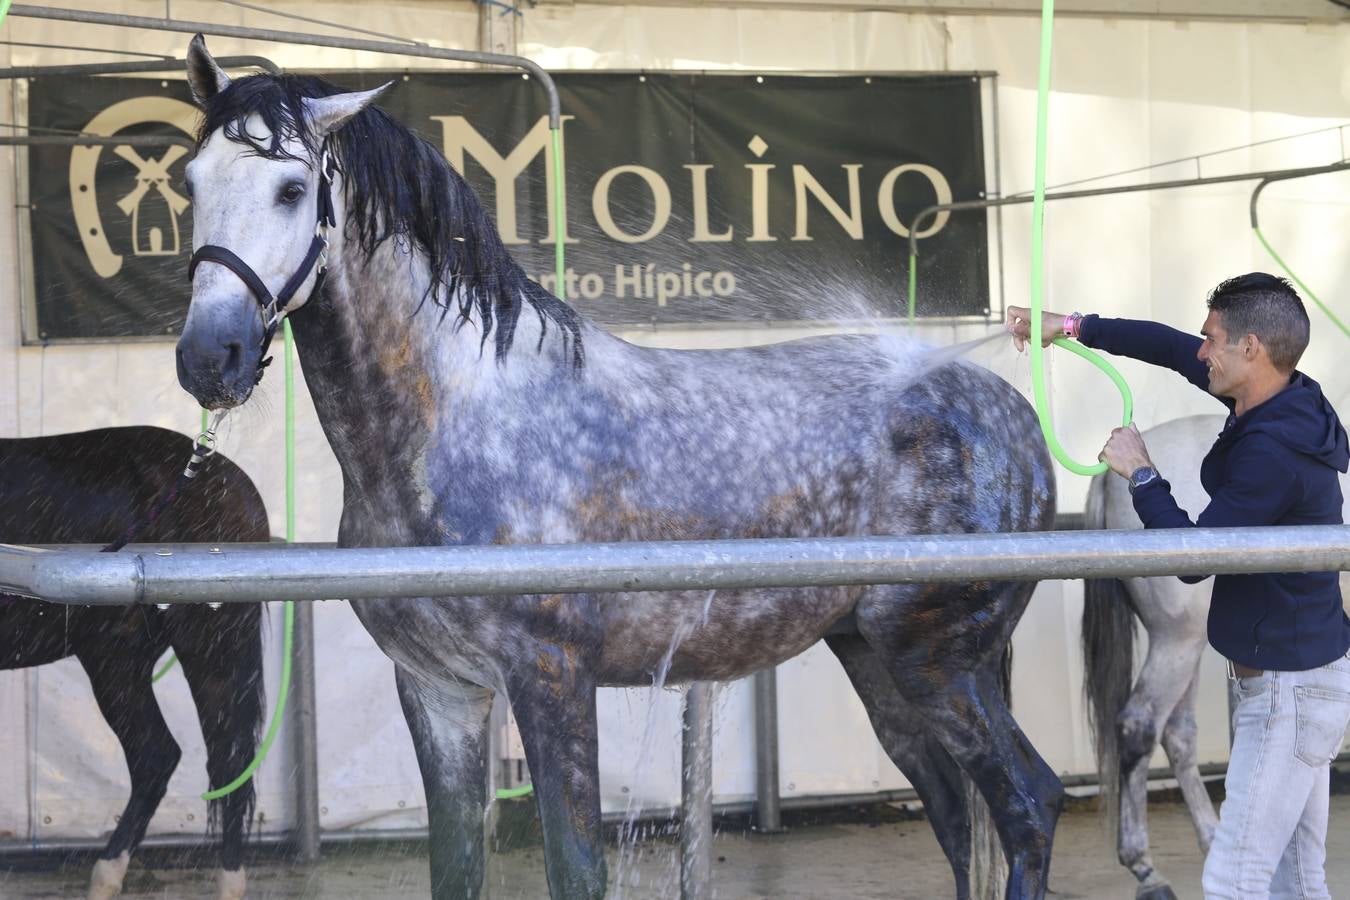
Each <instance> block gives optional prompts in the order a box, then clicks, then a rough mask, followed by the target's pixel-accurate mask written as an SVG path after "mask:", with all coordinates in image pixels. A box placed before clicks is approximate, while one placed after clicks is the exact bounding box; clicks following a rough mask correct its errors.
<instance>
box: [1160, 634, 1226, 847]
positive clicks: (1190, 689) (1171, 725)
mask: <svg viewBox="0 0 1350 900" xmlns="http://www.w3.org/2000/svg"><path fill="white" fill-rule="evenodd" d="M1199 684H1200V656H1199V654H1197V655H1196V660H1195V668H1194V669H1193V670H1192V673H1191V681H1190V684H1189V685H1188V686H1187V687H1186V693H1185V695H1183V696H1182V698H1181V702H1179V703H1178V704H1177V706H1176V709H1174V710H1173V711H1172V715H1171V717H1170V718H1169V719H1168V720H1167V725H1166V726H1164V727H1163V735H1162V743H1163V749H1164V750H1166V751H1167V759H1168V762H1170V763H1171V764H1172V774H1173V775H1175V776H1176V779H1177V783H1178V785H1179V786H1180V787H1181V796H1182V797H1183V798H1185V800H1186V809H1187V810H1189V811H1190V814H1191V822H1192V824H1194V825H1195V837H1196V840H1198V841H1199V842H1200V852H1202V853H1204V854H1205V855H1206V856H1208V855H1209V845H1210V844H1211V843H1212V842H1213V841H1214V829H1215V828H1217V827H1218V825H1219V817H1218V815H1217V814H1216V813H1215V812H1214V801H1212V800H1210V799H1209V791H1207V790H1206V789H1205V782H1204V779H1202V778H1201V777H1200V766H1199V764H1198V762H1197V757H1196V748H1195V739H1196V734H1197V732H1198V729H1197V728H1196V724H1195V695H1196V691H1197V688H1198V687H1199Z"/></svg>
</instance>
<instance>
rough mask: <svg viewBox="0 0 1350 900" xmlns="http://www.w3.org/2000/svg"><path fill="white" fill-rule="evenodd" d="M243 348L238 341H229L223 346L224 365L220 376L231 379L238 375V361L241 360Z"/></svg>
mask: <svg viewBox="0 0 1350 900" xmlns="http://www.w3.org/2000/svg"><path fill="white" fill-rule="evenodd" d="M243 355H244V348H243V345H241V344H240V343H239V342H238V341H231V342H230V343H228V344H226V345H225V364H224V366H222V367H221V374H222V375H224V376H225V377H226V378H233V377H234V376H235V375H237V374H238V373H239V364H240V360H241V359H242V358H243Z"/></svg>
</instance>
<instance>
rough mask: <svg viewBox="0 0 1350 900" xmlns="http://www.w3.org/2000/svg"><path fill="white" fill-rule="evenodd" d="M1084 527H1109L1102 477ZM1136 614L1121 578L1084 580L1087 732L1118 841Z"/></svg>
mask: <svg viewBox="0 0 1350 900" xmlns="http://www.w3.org/2000/svg"><path fill="white" fill-rule="evenodd" d="M1083 519H1084V521H1083V527H1084V528H1087V529H1094V530H1097V529H1102V528H1105V527H1106V478H1105V477H1104V476H1102V475H1098V476H1096V477H1095V478H1093V479H1092V484H1091V486H1090V487H1089V488H1088V497H1087V508H1086V510H1085V512H1084V516H1083ZM1134 638H1135V613H1134V607H1133V606H1132V604H1131V600H1130V595H1129V592H1128V591H1127V590H1126V589H1125V583H1124V582H1123V581H1121V580H1120V579H1118V578H1088V579H1085V580H1084V582H1083V631H1082V647H1083V668H1084V678H1083V694H1084V698H1085V699H1086V700H1087V706H1088V728H1089V731H1090V733H1091V735H1092V748H1093V752H1094V753H1095V755H1096V757H1097V777H1098V779H1099V781H1100V784H1101V796H1102V810H1103V814H1104V815H1105V816H1106V819H1107V822H1108V823H1109V827H1110V829H1111V836H1112V840H1113V841H1114V840H1115V838H1116V832H1117V830H1118V829H1119V826H1120V821H1119V816H1118V810H1119V808H1120V746H1119V741H1118V739H1117V736H1116V719H1117V718H1118V717H1119V716H1120V713H1121V711H1122V710H1124V708H1125V704H1126V703H1127V702H1128V701H1129V699H1130V689H1131V686H1132V685H1131V680H1132V677H1133V674H1134Z"/></svg>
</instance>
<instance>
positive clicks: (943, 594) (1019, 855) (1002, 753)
mask: <svg viewBox="0 0 1350 900" xmlns="http://www.w3.org/2000/svg"><path fill="white" fill-rule="evenodd" d="M1030 591H1031V586H1030V585H1023V584H990V583H979V584H969V585H926V586H922V587H908V588H897V589H887V590H876V591H874V592H872V593H870V594H868V595H867V596H866V597H864V599H863V601H862V602H860V603H859V605H858V611H857V612H858V626H859V630H860V631H861V633H862V635H863V637H864V638H866V640H867V642H868V643H869V644H871V645H872V647H873V648H874V649H875V650H876V652H877V654H878V656H879V657H880V658H881V660H882V662H883V664H884V665H885V667H886V669H887V671H889V672H890V673H891V677H892V679H893V680H894V683H895V686H896V688H897V690H898V691H899V692H900V694H901V695H902V696H903V697H904V698H905V699H906V700H907V701H909V702H910V703H911V704H912V705H913V706H915V707H916V708H917V709H918V711H919V714H920V715H921V716H922V717H923V719H924V721H925V722H926V723H927V725H928V728H929V730H930V732H931V733H932V734H933V735H934V736H935V737H936V739H937V740H938V741H939V743H940V744H941V745H942V747H943V749H945V750H946V751H947V753H949V754H950V755H951V757H952V758H953V759H954V760H955V761H956V762H957V764H958V765H959V766H960V767H961V768H962V769H963V770H964V771H965V772H966V774H967V775H969V776H970V778H971V780H972V781H974V782H975V786H976V787H977V788H978V789H979V791H980V794H981V795H982V796H983V797H984V800H985V802H986V803H988V804H989V808H990V813H991V815H992V817H993V820H994V827H995V829H996V830H997V831H998V835H999V840H1000V842H1001V844H1002V847H1003V852H1004V856H1005V857H1006V859H1007V862H1008V881H1007V887H1006V890H1005V896H1006V897H1007V898H1008V900H1020V898H1041V897H1044V895H1045V890H1046V884H1047V879H1048V877H1049V869H1050V849H1051V845H1052V843H1053V841H1054V833H1055V823H1056V821H1057V820H1058V818H1059V812H1060V808H1061V806H1062V805H1063V798H1064V788H1063V785H1062V784H1061V783H1060V780H1059V778H1058V777H1057V776H1056V775H1055V773H1054V771H1053V770H1052V769H1051V768H1050V767H1049V766H1048V765H1047V764H1046V763H1045V761H1044V760H1043V759H1041V757H1040V756H1039V755H1038V754H1037V753H1036V751H1035V749H1034V748H1033V747H1032V746H1031V743H1030V741H1028V740H1027V738H1026V736H1025V735H1024V734H1023V733H1022V731H1021V729H1020V728H1019V727H1018V725H1017V722H1016V720H1014V719H1013V716H1012V713H1011V712H1010V711H1009V709H1008V705H1007V701H1006V700H1005V699H1004V696H1003V691H1002V687H1001V685H1000V683H999V666H1000V664H1001V662H1002V658H1003V652H1004V650H1005V649H1006V647H1007V633H1008V631H1010V630H1011V627H1012V622H1011V621H1010V620H1012V619H1013V617H1014V616H1015V615H1016V614H1017V613H1019V612H1020V611H1021V609H1022V608H1023V607H1024V606H1025V603H1026V601H1027V599H1028V596H1029V594H1030Z"/></svg>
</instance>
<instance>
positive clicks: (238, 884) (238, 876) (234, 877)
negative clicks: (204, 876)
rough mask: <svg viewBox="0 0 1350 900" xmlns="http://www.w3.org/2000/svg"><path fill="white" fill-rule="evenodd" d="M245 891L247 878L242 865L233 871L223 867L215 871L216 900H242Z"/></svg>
mask: <svg viewBox="0 0 1350 900" xmlns="http://www.w3.org/2000/svg"><path fill="white" fill-rule="evenodd" d="M247 892H248V880H247V879H246V878H245V877H244V869H243V867H242V866H241V867H239V868H238V869H235V870H234V871H233V872H230V871H227V870H225V869H220V870H219V871H217V872H216V900H244V894H246V893H247Z"/></svg>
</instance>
